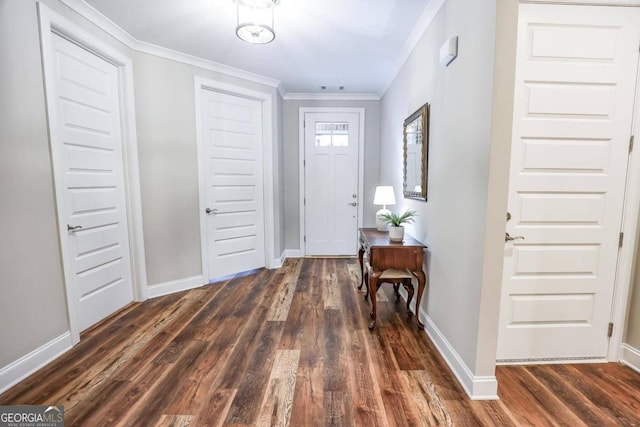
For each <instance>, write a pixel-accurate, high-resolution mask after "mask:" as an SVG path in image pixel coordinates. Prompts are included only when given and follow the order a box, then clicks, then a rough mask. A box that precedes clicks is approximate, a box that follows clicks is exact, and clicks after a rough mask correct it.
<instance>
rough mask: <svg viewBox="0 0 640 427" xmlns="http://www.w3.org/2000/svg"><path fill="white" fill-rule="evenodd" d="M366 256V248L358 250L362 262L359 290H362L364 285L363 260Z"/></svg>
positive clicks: (359, 259)
mask: <svg viewBox="0 0 640 427" xmlns="http://www.w3.org/2000/svg"><path fill="white" fill-rule="evenodd" d="M363 256H364V248H363V247H362V246H360V250H358V261H359V262H360V286H358V290H361V289H362V285H364V263H363V261H362V258H363Z"/></svg>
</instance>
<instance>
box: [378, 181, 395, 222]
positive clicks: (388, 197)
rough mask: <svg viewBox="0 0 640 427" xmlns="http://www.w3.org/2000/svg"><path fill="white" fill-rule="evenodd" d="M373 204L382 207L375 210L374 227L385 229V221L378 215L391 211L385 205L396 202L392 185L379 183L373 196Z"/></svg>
mask: <svg viewBox="0 0 640 427" xmlns="http://www.w3.org/2000/svg"><path fill="white" fill-rule="evenodd" d="M373 204H374V205H382V209H380V210H379V211H378V212H376V228H377V229H378V231H387V223H386V222H384V221H382V220H381V219H380V215H382V214H385V213H386V214H389V213H391V212H390V211H389V209H387V205H395V204H396V196H395V195H394V194H393V187H392V186H390V185H379V186H377V187H376V193H375V195H374V196H373Z"/></svg>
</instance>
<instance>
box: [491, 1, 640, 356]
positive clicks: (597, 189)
mask: <svg viewBox="0 0 640 427" xmlns="http://www.w3.org/2000/svg"><path fill="white" fill-rule="evenodd" d="M639 29H640V9H637V8H616V7H596V6H559V5H538V4H521V5H520V13H519V27H518V48H517V59H516V88H515V102H514V116H513V135H512V150H511V176H510V189H509V203H508V211H509V213H510V216H511V219H509V220H508V221H507V226H506V231H507V232H508V233H509V235H510V236H511V238H515V239H516V240H509V241H507V242H506V243H505V262H504V276H503V291H502V303H501V320H500V330H499V340H498V341H499V342H498V359H499V360H503V361H513V360H523V359H524V360H540V359H552V360H553V359H559V360H562V359H589V358H593V359H603V358H606V357H607V348H608V337H607V329H608V324H609V319H610V315H611V306H612V298H613V292H614V283H615V278H616V266H617V257H618V245H619V233H620V229H621V220H622V209H623V202H624V191H625V180H626V171H627V162H628V156H629V140H630V134H631V125H632V123H631V122H632V115H633V103H634V93H635V92H636V91H635V80H636V72H637V64H638V47H639V46H640V31H639ZM521 237H523V238H524V239H522V238H521ZM630 238H631V239H633V237H632V236H630Z"/></svg>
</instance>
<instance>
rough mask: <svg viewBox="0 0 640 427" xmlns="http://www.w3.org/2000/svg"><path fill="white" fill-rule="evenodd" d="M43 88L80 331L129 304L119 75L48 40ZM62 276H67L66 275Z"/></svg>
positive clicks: (60, 40) (106, 65) (80, 51)
mask: <svg viewBox="0 0 640 427" xmlns="http://www.w3.org/2000/svg"><path fill="white" fill-rule="evenodd" d="M52 41H53V58H52V65H53V67H52V70H51V71H52V74H53V76H52V77H53V82H54V87H52V88H48V90H47V94H48V96H50V97H52V100H53V105H55V112H54V114H52V115H51V117H52V118H54V121H53V122H52V123H51V124H50V126H51V128H52V144H53V145H52V147H53V151H54V156H55V158H56V159H57V162H56V164H55V168H56V176H57V177H60V181H62V182H57V185H60V186H61V187H63V194H64V199H63V200H58V204H59V212H60V213H61V218H60V222H62V223H63V224H66V226H65V227H66V229H67V232H66V234H65V235H63V236H62V244H63V251H64V255H63V256H65V257H66V259H67V260H68V263H67V268H71V270H72V274H71V276H72V277H73V279H72V280H73V283H72V284H67V287H69V286H71V292H70V294H71V298H70V301H71V304H73V305H75V307H74V308H73V309H74V310H75V312H76V313H77V320H78V326H79V330H80V331H82V330H84V329H86V328H88V327H89V326H91V325H93V324H95V323H96V322H98V321H100V320H102V319H104V318H105V317H107V316H109V315H110V314H112V313H113V312H115V311H117V310H118V309H120V308H122V307H123V306H125V305H126V304H128V303H130V302H131V301H132V300H133V289H132V283H131V264H130V263H131V260H130V254H129V238H128V227H127V214H126V202H125V190H124V188H125V187H124V172H123V157H122V131H121V114H120V96H119V75H118V69H117V67H116V66H115V65H113V64H111V63H109V62H107V61H105V60H104V59H102V58H100V57H98V56H96V55H94V54H93V53H90V52H88V51H86V50H85V49H83V48H81V47H79V46H77V45H75V44H73V43H71V42H69V41H68V40H66V39H63V38H62V37H60V36H58V35H54V36H53V39H52ZM67 276H69V275H67Z"/></svg>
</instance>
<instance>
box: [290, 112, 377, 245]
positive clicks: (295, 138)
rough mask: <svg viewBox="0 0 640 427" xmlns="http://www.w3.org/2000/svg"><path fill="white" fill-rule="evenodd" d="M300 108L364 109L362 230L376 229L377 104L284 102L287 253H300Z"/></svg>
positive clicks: (361, 198)
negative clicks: (288, 251)
mask: <svg viewBox="0 0 640 427" xmlns="http://www.w3.org/2000/svg"><path fill="white" fill-rule="evenodd" d="M302 107H319V108H322V107H344V108H364V109H365V130H364V195H361V197H360V202H361V203H363V204H364V211H363V221H364V224H363V225H362V226H364V227H370V226H374V225H375V213H376V211H377V210H378V209H379V208H380V207H379V206H374V205H373V194H374V192H375V188H376V185H380V184H381V182H380V180H379V178H378V168H379V163H380V102H379V101H318V100H314V101H293V100H285V101H284V108H283V116H282V121H283V128H284V129H283V132H284V134H283V137H284V141H283V143H284V159H283V160H284V165H283V166H284V167H283V170H284V183H285V184H284V221H285V233H284V234H285V247H286V249H300V185H299V183H300V181H299V180H300V171H299V155H300V141H299V139H300V138H299V126H298V125H299V116H298V114H299V109H300V108H302Z"/></svg>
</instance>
